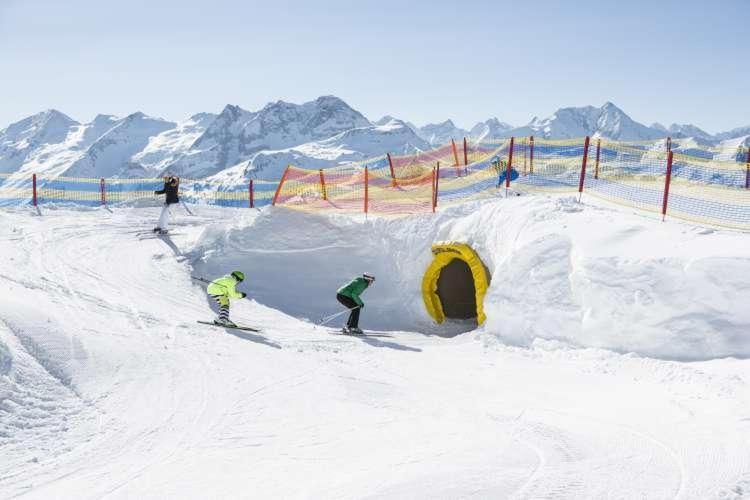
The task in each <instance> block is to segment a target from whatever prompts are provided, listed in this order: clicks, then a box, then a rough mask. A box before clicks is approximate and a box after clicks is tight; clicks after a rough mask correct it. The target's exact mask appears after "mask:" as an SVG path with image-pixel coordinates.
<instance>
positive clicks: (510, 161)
mask: <svg viewBox="0 0 750 500" xmlns="http://www.w3.org/2000/svg"><path fill="white" fill-rule="evenodd" d="M513 141H514V138H513V137H511V138H510V148H509V149H508V170H506V172H505V191H506V193H505V194H506V195H507V194H508V193H507V191H508V188H509V187H510V172H511V168H512V166H513Z"/></svg>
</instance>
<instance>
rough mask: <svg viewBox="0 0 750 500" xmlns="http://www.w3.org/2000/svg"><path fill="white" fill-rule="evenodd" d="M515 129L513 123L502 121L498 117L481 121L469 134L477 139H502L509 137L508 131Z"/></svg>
mask: <svg viewBox="0 0 750 500" xmlns="http://www.w3.org/2000/svg"><path fill="white" fill-rule="evenodd" d="M511 130H513V125H509V124H507V123H505V122H501V121H500V120H498V119H497V118H490V119H489V120H486V121H483V122H479V123H477V124H476V125H474V126H473V127H472V128H471V130H470V131H469V136H470V137H472V138H473V139H474V140H475V141H479V142H481V141H484V140H491V139H501V138H503V137H508V133H509V132H510V131H511Z"/></svg>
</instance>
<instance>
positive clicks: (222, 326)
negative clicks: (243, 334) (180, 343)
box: [198, 321, 260, 333]
mask: <svg viewBox="0 0 750 500" xmlns="http://www.w3.org/2000/svg"><path fill="white" fill-rule="evenodd" d="M198 323H200V324H202V325H210V326H216V327H218V328H231V329H233V330H244V331H247V332H255V333H260V330H258V329H257V328H252V327H250V326H240V325H237V326H224V325H217V324H216V323H214V322H213V321H198Z"/></svg>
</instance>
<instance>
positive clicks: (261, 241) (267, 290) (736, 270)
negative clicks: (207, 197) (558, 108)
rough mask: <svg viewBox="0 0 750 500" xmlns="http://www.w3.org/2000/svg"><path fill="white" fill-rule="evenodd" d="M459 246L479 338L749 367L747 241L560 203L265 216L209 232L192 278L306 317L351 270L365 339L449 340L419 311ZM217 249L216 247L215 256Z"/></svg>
mask: <svg viewBox="0 0 750 500" xmlns="http://www.w3.org/2000/svg"><path fill="white" fill-rule="evenodd" d="M448 240H450V241H459V242H464V243H467V244H469V245H470V246H471V247H472V248H474V250H475V251H476V252H477V253H478V254H479V256H480V257H481V258H482V260H483V261H484V263H485V265H486V266H487V267H488V269H489V271H490V273H491V276H492V282H491V285H490V288H489V290H488V293H487V295H486V297H485V304H484V306H485V311H486V313H487V317H488V320H487V322H486V324H485V325H484V326H483V327H482V328H483V330H482V331H483V332H484V333H486V334H491V335H497V336H499V337H501V338H502V339H503V341H505V342H507V343H510V344H515V345H523V346H526V345H530V344H531V343H532V342H533V341H534V339H537V338H542V339H555V340H559V341H564V342H566V343H569V344H573V345H577V346H592V347H601V348H608V349H614V350H617V351H625V352H630V351H633V352H637V353H640V354H645V355H649V356H655V357H665V358H677V359H706V358H714V357H723V356H748V355H750V335H748V334H747V332H748V331H750V310H748V308H747V307H746V304H748V303H750V284H749V280H748V278H747V277H748V276H750V258H748V256H747V255H746V252H743V249H746V248H748V246H747V245H748V240H750V236H748V235H747V234H742V233H733V232H728V231H713V230H707V229H702V228H696V227H692V226H688V225H683V224H680V223H675V222H668V223H662V222H661V221H657V220H654V219H650V218H646V217H643V216H637V215H630V214H627V213H623V212H622V211H620V210H613V209H609V208H607V207H603V206H597V205H590V204H586V203H583V204H579V203H578V202H577V201H575V199H574V198H572V197H542V196H534V197H516V198H509V199H497V200H492V201H489V202H476V203H471V204H465V205H461V206H459V207H452V208H449V209H446V210H444V211H441V212H439V213H438V214H437V215H435V216H432V215H427V216H418V217H411V218H404V219H384V218H375V219H372V218H371V219H369V220H365V219H364V218H359V219H357V218H352V217H346V216H339V215H317V214H307V213H303V212H298V211H290V210H288V209H284V208H275V209H270V210H268V211H266V212H264V213H263V214H262V215H261V216H260V217H258V218H257V219H256V220H255V221H254V222H253V223H251V225H249V226H247V227H231V228H229V229H222V228H221V227H216V228H214V230H212V231H209V232H207V233H206V234H205V235H204V239H203V241H202V243H201V244H199V246H198V248H197V249H196V251H195V253H194V266H195V268H196V270H197V272H199V273H201V274H204V275H206V276H215V275H220V274H223V273H226V272H229V271H230V270H232V269H235V268H237V269H242V270H243V271H245V272H246V273H248V277H249V280H248V283H247V286H248V287H249V289H250V293H251V295H252V296H253V297H254V298H256V299H257V300H258V301H259V302H261V303H263V304H266V305H268V306H270V307H273V308H278V309H280V310H282V311H284V312H286V313H288V314H291V315H294V316H297V317H301V318H308V319H311V320H315V319H318V318H320V317H322V316H325V315H327V314H331V313H332V312H336V311H337V310H340V306H339V304H338V303H337V302H336V300H335V291H336V289H337V287H338V286H340V285H341V284H342V283H345V282H346V281H347V280H349V279H351V278H352V277H354V276H357V275H359V274H361V273H362V272H363V271H369V272H373V273H374V274H375V275H376V276H377V281H376V284H375V286H374V287H373V288H372V289H370V290H368V291H367V292H366V293H365V294H364V295H363V299H364V300H365V303H366V307H365V309H364V311H363V316H362V323H363V325H365V326H366V327H367V328H373V329H384V330H416V331H422V332H425V333H427V332H429V333H438V334H449V333H456V332H458V331H464V330H466V329H467V326H466V324H455V323H449V324H447V325H444V326H442V327H440V328H436V326H435V325H434V323H433V322H432V320H431V319H430V318H429V317H428V315H427V313H426V311H425V309H424V306H423V302H422V292H421V282H422V277H423V273H424V271H425V269H426V268H427V266H428V265H429V263H430V261H431V259H432V254H431V252H430V248H431V245H432V244H433V243H434V242H437V241H448ZM217 243H218V244H217Z"/></svg>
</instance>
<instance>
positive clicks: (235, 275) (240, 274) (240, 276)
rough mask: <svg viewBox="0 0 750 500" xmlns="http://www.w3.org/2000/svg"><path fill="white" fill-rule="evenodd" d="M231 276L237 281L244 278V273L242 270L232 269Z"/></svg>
mask: <svg viewBox="0 0 750 500" xmlns="http://www.w3.org/2000/svg"><path fill="white" fill-rule="evenodd" d="M232 277H233V278H234V279H236V280H237V281H243V280H244V279H245V273H243V272H242V271H232Z"/></svg>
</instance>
